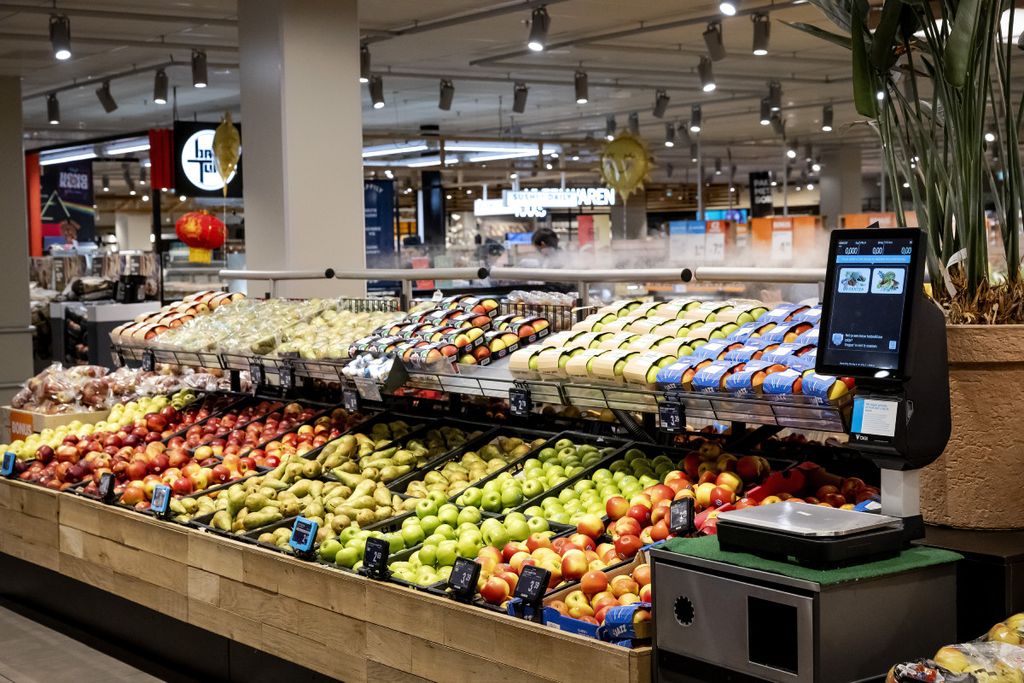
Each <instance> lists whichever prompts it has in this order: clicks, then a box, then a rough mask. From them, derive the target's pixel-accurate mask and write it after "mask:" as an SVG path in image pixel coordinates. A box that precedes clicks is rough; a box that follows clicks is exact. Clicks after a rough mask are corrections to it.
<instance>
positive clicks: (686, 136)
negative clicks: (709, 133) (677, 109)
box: [676, 123, 693, 145]
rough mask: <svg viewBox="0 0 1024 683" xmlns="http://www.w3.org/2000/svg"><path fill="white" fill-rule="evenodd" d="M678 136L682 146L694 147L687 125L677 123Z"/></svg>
mask: <svg viewBox="0 0 1024 683" xmlns="http://www.w3.org/2000/svg"><path fill="white" fill-rule="evenodd" d="M676 134H677V135H678V136H679V144H681V145H692V144H693V140H692V139H691V138H690V129H689V126H687V125H685V124H682V123H677V124H676Z"/></svg>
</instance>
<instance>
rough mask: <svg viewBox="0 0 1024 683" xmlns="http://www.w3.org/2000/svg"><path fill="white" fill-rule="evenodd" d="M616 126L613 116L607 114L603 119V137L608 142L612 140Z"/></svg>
mask: <svg viewBox="0 0 1024 683" xmlns="http://www.w3.org/2000/svg"><path fill="white" fill-rule="evenodd" d="M616 128H617V126H616V124H615V117H614V116H611V115H609V116H607V117H606V118H605V120H604V139H605V140H607V141H608V142H611V141H612V140H614V139H615V129H616Z"/></svg>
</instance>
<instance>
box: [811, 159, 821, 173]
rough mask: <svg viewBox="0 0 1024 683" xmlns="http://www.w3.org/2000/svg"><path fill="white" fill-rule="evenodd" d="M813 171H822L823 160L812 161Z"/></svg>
mask: <svg viewBox="0 0 1024 683" xmlns="http://www.w3.org/2000/svg"><path fill="white" fill-rule="evenodd" d="M811 172H813V173H821V162H819V161H817V160H815V161H812V162H811Z"/></svg>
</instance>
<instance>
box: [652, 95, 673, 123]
mask: <svg viewBox="0 0 1024 683" xmlns="http://www.w3.org/2000/svg"><path fill="white" fill-rule="evenodd" d="M670 99H671V98H670V97H669V96H668V93H667V92H665V91H664V90H660V89H659V90H658V91H657V92H655V93H654V116H655V117H656V118H659V119H660V118H662V117H663V116H665V110H666V109H668V101H669V100H670Z"/></svg>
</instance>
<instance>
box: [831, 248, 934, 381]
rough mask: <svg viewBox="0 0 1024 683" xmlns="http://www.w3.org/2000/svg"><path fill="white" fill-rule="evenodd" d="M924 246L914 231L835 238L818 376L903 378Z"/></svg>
mask: <svg viewBox="0 0 1024 683" xmlns="http://www.w3.org/2000/svg"><path fill="white" fill-rule="evenodd" d="M922 244H923V243H922V233H921V231H920V230H917V229H916V228H915V229H910V228H899V229H895V228H894V229H865V230H836V231H834V232H833V233H832V237H831V244H830V246H829V257H828V270H827V276H826V280H825V296H824V301H823V302H822V316H821V333H820V335H819V342H818V344H819V347H818V358H817V367H816V369H817V371H818V372H819V373H821V374H825V375H839V376H849V377H862V378H875V379H898V378H902V377H903V376H904V373H905V370H906V353H907V346H908V338H909V327H910V324H909V323H910V315H911V309H912V308H913V305H914V300H915V299H916V298H917V297H918V296H919V295H920V294H921V292H922V283H923V278H924V255H923V253H922V251H923V249H922Z"/></svg>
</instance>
